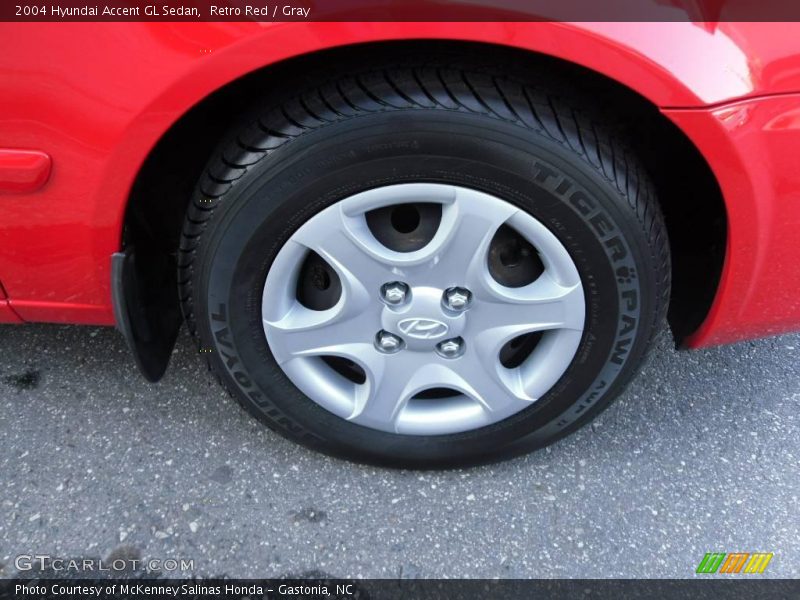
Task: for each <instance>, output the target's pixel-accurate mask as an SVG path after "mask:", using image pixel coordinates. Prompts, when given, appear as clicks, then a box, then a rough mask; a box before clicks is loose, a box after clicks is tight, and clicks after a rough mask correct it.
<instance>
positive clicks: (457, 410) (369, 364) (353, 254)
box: [262, 183, 586, 435]
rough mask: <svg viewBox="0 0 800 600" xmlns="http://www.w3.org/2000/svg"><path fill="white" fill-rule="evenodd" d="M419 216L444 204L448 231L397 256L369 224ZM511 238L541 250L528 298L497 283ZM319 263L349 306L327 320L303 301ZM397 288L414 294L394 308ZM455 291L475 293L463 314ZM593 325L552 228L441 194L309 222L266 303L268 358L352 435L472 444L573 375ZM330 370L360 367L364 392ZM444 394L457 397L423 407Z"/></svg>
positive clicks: (473, 199) (366, 203)
mask: <svg viewBox="0 0 800 600" xmlns="http://www.w3.org/2000/svg"><path fill="white" fill-rule="evenodd" d="M422 202H424V203H437V204H440V205H441V219H440V222H439V224H438V228H437V229H436V231H435V234H434V235H433V236H432V238H431V239H430V241H429V242H428V243H427V244H426V245H425V246H424V247H422V248H421V249H418V250H414V251H411V252H397V251H394V250H391V249H389V248H387V247H386V246H384V245H383V244H382V243H381V242H379V241H378V239H377V238H376V237H375V235H374V234H373V232H372V230H371V229H370V228H369V226H368V224H367V218H366V216H365V215H366V213H368V212H369V211H372V210H375V209H379V208H383V207H387V206H394V205H403V204H409V203H422ZM502 225H506V226H508V227H511V228H513V229H514V230H515V231H516V232H517V233H518V234H519V235H521V236H522V237H523V238H524V239H525V240H527V242H529V243H530V244H531V245H533V247H534V248H535V249H536V250H537V252H538V254H539V258H540V259H541V263H542V265H543V267H544V270H543V272H542V273H541V274H540V275H539V276H538V277H537V278H536V279H535V280H534V281H532V282H531V283H529V284H527V285H523V286H522V287H515V288H512V287H506V286H503V285H500V284H499V283H498V282H497V281H496V280H495V279H494V278H493V277H492V275H491V273H490V270H489V266H488V252H489V247H490V244H491V242H492V239H493V237H494V235H495V233H496V232H497V230H498V229H499V228H500V227H501V226H502ZM309 251H313V252H316V253H317V254H318V255H319V256H321V257H322V258H323V259H324V260H325V261H326V262H327V263H328V265H329V266H330V267H331V268H332V269H333V271H334V272H335V273H336V275H338V277H339V280H340V282H341V294H340V296H339V298H338V301H337V302H336V304H335V305H334V306H332V307H331V308H328V309H325V310H311V309H309V308H307V307H306V306H304V305H303V304H302V303H301V302H300V301H299V300H298V299H297V293H296V286H297V280H298V276H299V273H300V270H301V267H302V265H303V261H304V260H305V258H306V257H307V256H308V253H309ZM394 282H400V283H401V284H404V285H405V286H406V287H405V288H403V287H402V286H401V289H400V291H398V290H397V289H393V290H392V291H390V292H389V294H390V295H389V296H388V297H389V300H387V292H386V289H387V287H386V286H387V284H392V283H394ZM454 288H459V289H461V290H468V291H469V293H470V298H469V301H468V303H467V304H466V306H464V307H458V308H456V309H453V308H452V306H455V305H456V304H457V303H459V302H460V300H459V298H457V297H454V296H452V294H454V292H453V291H452V290H453V289H454ZM403 289H405V290H406V293H405V297H404V299H403V300H402V301H401V302H399V303H398V304H392V303H391V302H390V300H391V301H394V300H396V297H395V296H392V295H391V294H396V295H397V297H400V296H402V295H403V294H402V293H401V292H402V290H403ZM448 290H449V291H448ZM448 294H450V295H451V296H448ZM448 297H449V298H452V300H451V303H450V304H449V305H448V300H447V298H448ZM585 311H586V308H585V299H584V293H583V287H582V285H581V280H580V276H579V274H578V270H577V268H576V267H575V264H574V262H573V261H572V258H571V257H570V255H569V253H568V252H567V250H566V248H564V246H563V245H562V244H561V242H560V241H559V240H558V239H557V238H556V237H555V235H553V234H552V233H551V232H550V231H549V230H548V229H547V228H546V227H545V226H544V225H543V224H541V223H540V222H539V221H538V220H536V219H535V218H534V217H532V216H531V215H529V214H528V213H526V212H525V211H523V210H521V209H519V208H518V207H516V206H514V205H512V204H510V203H508V202H506V201H504V200H501V199H500V198H497V197H495V196H492V195H489V194H485V193H483V192H478V191H475V190H472V189H468V188H464V187H459V186H453V185H444V184H430V183H407V184H398V185H390V186H385V187H380V188H375V189H372V190H369V191H366V192H362V193H359V194H356V195H353V196H350V197H348V198H345V199H344V200H341V201H339V202H337V203H336V204H334V205H332V206H330V207H328V208H326V209H324V210H323V211H321V212H320V213H318V214H317V215H315V216H314V217H312V218H311V219H309V220H308V221H307V222H306V223H305V224H303V225H302V226H301V227H300V228H299V229H298V230H297V231H296V232H295V233H294V234H293V235H292V236H291V238H290V239H289V241H288V242H287V243H286V244H285V245H284V246H283V248H281V250H280V251H279V252H278V255H277V256H276V258H275V261H274V262H273V264H272V267H271V268H270V271H269V273H268V275H267V279H266V282H265V285H264V293H263V298H262V319H263V325H264V332H265V334H266V338H267V342H268V344H269V347H270V350H271V352H272V354H273V356H274V357H275V360H276V361H277V363H278V365H279V366H280V367H281V369H282V370H283V371H284V373H285V374H286V375H287V376H288V377H289V379H290V380H291V381H292V382H293V383H294V384H295V385H296V386H297V387H298V388H299V389H300V390H301V391H302V392H303V393H304V394H305V395H307V396H308V397H309V398H311V400H313V401H314V402H316V403H317V404H319V405H320V406H322V407H324V408H325V409H327V410H328V411H330V412H332V413H334V414H335V415H338V416H339V417H342V418H343V419H346V420H348V421H351V422H353V423H356V424H359V425H363V426H365V427H369V428H372V429H377V430H381V431H386V432H391V433H400V434H408V435H440V434H449V433H457V432H462V431H469V430H472V429H476V428H479V427H483V426H486V425H490V424H492V423H496V422H498V421H501V420H503V419H506V418H507V417H509V416H511V415H513V414H515V413H518V412H519V411H522V410H524V409H526V408H528V407H529V406H531V405H532V404H533V403H534V402H536V401H537V400H538V399H539V398H541V397H542V396H543V395H544V394H545V393H546V392H547V391H548V390H549V389H550V388H551V387H552V386H553V385H554V384H555V383H556V382H557V381H558V379H559V378H560V377H561V376H562V375H563V374H564V372H565V371H566V370H567V367H569V365H570V363H571V362H572V359H573V358H574V356H575V353H576V351H577V349H578V346H579V344H580V340H581V336H582V332H583V327H584V319H585ZM381 332H383V333H381ZM531 332H541V337H540V338H539V341H538V343H537V344H536V346H535V348H534V349H533V351H532V352H531V353H530V354H529V355H528V356H527V358H525V359H524V360H523V361H522V362H521V364H519V365H518V366H515V367H513V368H508V367H506V366H504V365H503V364H502V362H501V360H500V351H501V349H502V348H503V347H504V346H505V345H506V344H507V343H509V342H511V341H512V340H515V339H517V338H519V336H521V335H523V334H527V333H531ZM387 334H388V336H389V338H387ZM382 336H383V337H382ZM391 337H394V338H397V339H399V344H397V346H398V347H397V348H395V347H393V344H394V341H393V340H392V339H390V338H391ZM381 340H383V341H381ZM452 340H456V342H455V343H452V344H450V345H449V346H444V344H447V343H448V342H449V341H452ZM458 340H460V342H459V341H458ZM448 350H452V351H453V352H450V353H449V354H448V352H447V351H448ZM322 357H340V358H344V359H347V360H349V361H352V362H353V363H355V364H356V365H358V367H359V368H360V369H361V370H363V373H364V375H365V381H364V382H363V383H358V382H354V381H352V380H351V379H349V378H347V377H345V376H344V375H342V374H341V373H340V372H339V371H337V370H335V369H333V368H332V367H331V366H330V365H329V363H328V362H326V361H325V360H323V359H322ZM441 388H446V389H447V390H449V392H450V395H445V396H444V397H425V395H424V394H422V396H420V394H421V393H422V392H425V391H426V390H434V389H436V390H440V389H441ZM440 395H441V394H440Z"/></svg>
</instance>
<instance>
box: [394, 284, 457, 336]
mask: <svg viewBox="0 0 800 600" xmlns="http://www.w3.org/2000/svg"><path fill="white" fill-rule="evenodd" d="M442 293H443V290H442V289H439V288H432V287H412V288H411V300H410V302H408V303H407V304H406V305H404V306H402V307H394V306H386V307H384V309H383V313H382V314H381V324H382V326H383V328H384V329H385V330H386V331H390V332H391V333H394V334H395V335H398V336H400V337H401V338H403V340H404V341H405V343H406V348H407V349H408V350H418V351H431V350H433V349H434V347H435V346H436V344H438V343H439V342H441V341H442V340H444V339H447V338H452V337H456V336H459V335H461V333H462V332H463V330H464V327H465V324H466V318H465V314H464V313H458V314H454V313H452V311H448V310H447V309H445V308H444V307H443V306H442Z"/></svg>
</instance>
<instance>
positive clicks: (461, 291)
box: [444, 287, 472, 311]
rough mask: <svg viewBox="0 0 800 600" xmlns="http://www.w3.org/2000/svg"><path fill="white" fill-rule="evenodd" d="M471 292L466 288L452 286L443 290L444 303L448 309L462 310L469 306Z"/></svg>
mask: <svg viewBox="0 0 800 600" xmlns="http://www.w3.org/2000/svg"><path fill="white" fill-rule="evenodd" d="M470 300H472V292H470V291H469V290H468V289H466V288H461V287H452V288H448V289H447V290H445V292H444V305H445V306H446V307H447V308H449V309H450V310H455V311H462V310H465V309H466V308H467V306H469V303H470Z"/></svg>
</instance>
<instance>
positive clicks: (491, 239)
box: [180, 65, 670, 466]
mask: <svg viewBox="0 0 800 600" xmlns="http://www.w3.org/2000/svg"><path fill="white" fill-rule="evenodd" d="M580 105H581V102H580V101H577V102H573V101H570V100H565V99H564V98H563V97H562V96H561V95H559V94H558V93H557V92H554V91H552V90H548V89H547V88H546V86H543V85H542V84H541V83H537V84H536V85H532V84H531V83H530V82H527V81H524V80H518V79H516V78H513V77H508V76H504V74H503V73H499V72H491V71H487V70H485V69H482V68H481V69H479V68H475V69H471V68H469V67H463V68H453V67H452V66H450V67H446V68H445V67H442V68H436V67H431V66H429V65H428V66H424V67H422V66H421V67H414V66H404V67H398V68H395V69H385V68H382V69H379V70H367V71H365V72H363V73H359V74H354V75H348V76H343V77H338V78H334V79H332V80H330V81H326V82H321V83H319V84H318V85H313V86H309V88H308V89H306V90H305V91H302V92H300V93H298V94H296V95H294V96H292V97H288V98H286V99H284V100H282V101H280V102H273V105H272V106H268V107H267V108H265V109H264V110H262V111H259V112H258V113H257V114H256V117H255V118H254V119H252V120H251V122H249V123H247V124H244V125H243V126H242V127H241V128H240V129H238V130H236V131H235V132H233V133H232V135H231V138H230V141H228V142H227V143H226V144H225V145H224V146H223V147H222V148H221V150H220V151H219V153H218V154H217V156H215V157H214V159H213V160H212V161H211V162H210V164H209V166H208V168H207V171H206V174H205V175H204V177H203V179H202V180H201V182H200V183H199V185H198V189H197V192H196V194H195V196H194V198H193V201H192V203H191V206H190V208H189V211H188V214H187V218H186V223H185V227H184V231H183V237H182V241H181V255H180V270H181V272H180V280H181V281H182V284H181V285H182V287H181V292H182V297H183V299H184V312H185V314H186V318H187V321H188V323H189V326H190V329H191V330H192V331H193V333H195V334H196V335H197V336H198V339H199V343H200V346H201V348H202V349H204V350H207V351H209V352H208V356H209V362H210V364H211V367H212V369H213V370H214V371H215V372H216V373H217V374H218V375H219V377H220V379H221V381H222V382H223V384H224V385H225V386H226V387H227V388H228V390H229V391H230V392H231V393H232V394H233V396H234V397H235V398H237V399H238V400H239V402H240V403H241V404H242V405H243V406H244V407H245V408H246V409H247V410H248V411H250V412H251V413H252V414H253V415H255V416H256V417H257V418H258V419H260V420H262V421H263V422H264V423H266V424H267V425H268V426H270V427H271V428H273V429H274V430H276V431H278V432H280V433H281V434H283V435H285V436H287V437H289V438H291V439H294V440H297V441H299V442H301V443H303V444H305V445H307V446H309V447H312V448H315V449H317V450H321V451H323V452H326V453H330V454H334V455H337V456H342V457H347V458H350V459H356V460H362V461H369V462H378V463H384V464H386V463H389V464H396V465H403V466H434V465H445V464H456V463H460V464H463V463H474V462H479V461H486V460H493V459H496V458H498V457H502V456H508V455H511V454H514V453H519V452H523V451H528V450H530V449H533V448H537V447H541V446H543V445H546V444H548V443H551V442H553V441H554V440H556V439H558V438H560V437H562V436H564V435H565V434H567V433H569V432H571V431H573V430H575V429H576V428H578V427H580V426H581V425H583V424H584V423H586V422H588V421H589V420H591V419H592V418H593V417H594V416H595V415H596V414H597V413H598V412H599V411H600V410H602V409H603V408H604V407H605V406H606V405H607V404H608V403H609V402H610V401H611V400H612V399H613V398H614V397H615V396H616V395H617V394H618V393H619V392H620V390H621V388H622V386H623V385H624V384H625V383H626V382H627V381H628V380H629V379H630V377H631V376H632V375H633V374H634V373H635V372H636V370H637V368H638V367H639V365H640V363H641V361H642V359H643V357H644V356H645V354H646V352H647V350H648V348H649V347H650V346H651V345H652V342H653V339H654V336H655V335H656V334H657V332H658V331H659V328H660V325H661V323H662V322H663V319H664V314H665V310H666V304H667V298H668V294H669V274H670V266H669V250H668V245H667V237H666V231H665V227H664V225H663V221H662V217H661V214H660V211H659V207H658V204H657V202H656V199H655V196H654V193H653V191H652V186H651V184H650V183H649V181H648V179H647V176H646V174H645V172H644V170H643V169H642V168H641V166H640V165H639V164H638V163H637V161H636V159H635V157H633V156H631V155H630V154H629V153H628V152H627V151H626V150H625V146H624V143H623V142H622V141H621V140H619V139H616V138H615V137H614V136H613V135H611V134H608V133H605V130H604V128H603V126H602V118H599V117H598V116H597V115H595V114H593V110H592V108H591V106H589V107H588V108H587V107H586V106H584V107H581V106H580Z"/></svg>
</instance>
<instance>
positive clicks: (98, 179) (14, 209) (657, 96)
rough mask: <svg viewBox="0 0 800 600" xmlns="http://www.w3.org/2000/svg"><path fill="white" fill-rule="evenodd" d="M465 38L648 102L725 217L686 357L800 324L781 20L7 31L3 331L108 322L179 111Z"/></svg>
mask: <svg viewBox="0 0 800 600" xmlns="http://www.w3.org/2000/svg"><path fill="white" fill-rule="evenodd" d="M414 39H419V40H463V41H470V42H479V43H487V44H494V45H501V46H508V47H514V48H518V49H520V50H524V51H529V52H535V53H539V54H545V55H550V56H553V57H556V58H558V59H562V60H564V61H567V62H571V63H575V64H578V65H581V66H583V67H585V68H587V69H590V70H592V71H595V72H597V73H599V74H601V75H603V76H605V77H608V78H610V79H613V80H615V81H616V82H618V83H620V84H622V85H623V86H626V87H627V88H630V89H631V90H633V91H634V92H636V93H637V94H639V95H640V96H641V97H643V98H644V99H646V100H647V101H649V102H650V103H652V104H653V105H655V106H657V107H658V109H659V110H660V111H661V113H662V114H663V115H665V116H666V118H668V119H669V120H671V121H672V122H673V123H674V124H675V125H676V126H677V127H678V128H679V129H680V130H681V131H683V132H684V133H685V135H686V136H687V137H688V139H689V140H690V141H691V142H692V143H693V144H694V145H695V146H696V148H697V149H698V150H699V152H700V154H701V155H702V156H703V157H704V158H705V160H706V161H707V163H708V166H709V167H710V169H711V171H712V172H713V175H714V177H715V178H716V180H717V182H718V184H719V187H720V189H721V192H722V196H723V198H724V203H725V210H726V212H727V248H726V252H725V258H724V265H723V268H722V274H721V276H719V281H718V283H716V281H715V283H716V287H717V289H716V295H715V298H714V301H713V303H712V304H711V307H710V310H708V311H707V314H705V317H704V318H703V319H702V324H701V325H700V326H699V327H698V328H696V330H695V331H694V332H693V333H691V334H690V335H689V336H688V337H687V338H686V339H685V340H684V342H685V344H686V345H688V346H690V347H702V346H707V345H711V344H718V343H726V342H733V341H736V340H742V339H746V338H751V337H756V336H763V335H769V334H777V333H782V332H786V331H789V330H793V329H798V328H800V241H799V240H798V231H800V152H798V149H800V35H798V25H796V24H792V23H692V22H673V23H574V24H567V23H547V22H527V23H520V22H514V23H509V22H500V23H486V22H481V23H368V22H364V23H350V22H342V23H336V22H330V23H323V22H294V23H255V22H247V23H236V22H229V23H209V22H202V23H201V22H198V23H131V22H129V23H16V24H10V23H3V24H0V48H1V49H2V52H0V282H1V285H0V322H5V323H20V322H36V321H40V322H41V321H44V322H59V323H83V324H96V325H112V324H114V313H113V309H112V294H111V255H112V254H113V253H115V252H117V251H119V250H120V248H121V246H122V235H123V224H124V219H125V214H126V206H127V204H128V200H129V198H130V195H131V189H132V186H133V184H134V181H135V180H136V177H137V174H138V173H139V172H140V170H141V169H142V166H143V164H144V163H145V161H146V159H147V158H148V156H149V154H150V153H151V151H152V150H153V148H154V147H155V146H156V144H157V142H158V141H159V139H160V138H161V137H162V136H163V135H164V134H165V133H166V132H167V131H168V130H169V129H170V127H172V126H173V125H174V124H175V123H176V122H177V121H178V120H179V119H180V118H181V117H182V115H184V114H185V113H186V112H187V111H189V110H190V109H191V108H192V107H193V106H195V105H196V104H198V103H199V102H201V101H203V99H204V98H206V97H208V96H209V95H210V94H212V93H213V92H215V91H216V90H218V89H221V88H223V87H225V86H226V85H227V84H229V83H230V82H233V81H235V80H237V79H238V78H241V77H242V76H245V75H247V74H248V73H251V72H253V71H256V70H258V69H262V68H264V67H266V66H269V65H272V64H276V63H279V62H281V61H285V60H287V59H291V58H293V57H298V56H302V55H309V54H312V53H316V52H320V51H322V50H325V49H329V48H336V47H341V46H348V45H353V44H365V43H380V42H386V41H389V40H414Z"/></svg>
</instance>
